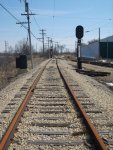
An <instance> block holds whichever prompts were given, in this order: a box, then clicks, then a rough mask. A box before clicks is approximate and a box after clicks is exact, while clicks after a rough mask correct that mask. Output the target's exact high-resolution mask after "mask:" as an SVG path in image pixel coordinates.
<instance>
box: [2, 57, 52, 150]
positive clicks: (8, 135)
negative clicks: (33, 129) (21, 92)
mask: <svg viewBox="0 0 113 150" xmlns="http://www.w3.org/2000/svg"><path fill="white" fill-rule="evenodd" d="M49 61H50V60H49ZM49 61H48V62H47V64H48V63H49ZM47 64H46V65H45V66H44V67H43V68H42V69H41V71H40V73H39V74H38V76H37V77H36V79H35V80H34V82H33V84H32V85H31V87H30V89H29V91H28V92H27V94H26V96H25V99H24V100H23V102H22V104H21V105H20V107H19V109H18V111H17V112H16V114H15V116H14V118H13V119H12V122H11V123H10V125H9V127H8V129H7V131H6V133H5V134H4V136H3V137H2V140H1V142H0V150H6V149H8V146H9V144H10V142H11V139H12V138H13V135H14V132H15V129H16V127H17V125H18V123H19V121H20V119H21V116H22V114H23V113H24V110H25V108H26V105H27V103H28V102H29V99H30V98H31V96H32V94H33V92H34V89H35V87H36V85H37V83H38V81H39V80H40V77H41V75H42V73H43V71H44V69H45V68H46V66H47Z"/></svg>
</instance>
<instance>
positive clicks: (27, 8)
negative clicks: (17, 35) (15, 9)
mask: <svg viewBox="0 0 113 150" xmlns="http://www.w3.org/2000/svg"><path fill="white" fill-rule="evenodd" d="M25 12H26V13H25V14H21V15H26V16H27V23H28V35H29V49H30V57H31V68H32V69H33V56H32V48H31V31H30V15H35V14H32V13H31V14H30V13H29V4H28V2H26V0H25Z"/></svg>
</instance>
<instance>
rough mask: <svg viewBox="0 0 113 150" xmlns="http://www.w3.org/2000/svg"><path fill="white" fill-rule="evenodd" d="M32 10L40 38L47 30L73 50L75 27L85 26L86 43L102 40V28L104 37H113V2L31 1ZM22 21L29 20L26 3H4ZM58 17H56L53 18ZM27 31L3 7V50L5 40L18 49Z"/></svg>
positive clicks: (33, 26)
mask: <svg viewBox="0 0 113 150" xmlns="http://www.w3.org/2000/svg"><path fill="white" fill-rule="evenodd" d="M27 1H28V2H29V6H30V10H31V11H32V12H33V13H36V14H37V15H36V16H35V19H36V21H37V23H38V25H37V24H36V22H35V20H34V18H33V17H31V31H32V32H33V34H34V35H35V36H36V37H37V38H40V37H41V35H40V34H39V33H40V31H39V30H40V29H42V28H43V29H46V33H47V36H50V37H52V38H53V40H54V41H57V42H59V43H60V44H65V45H66V47H68V48H70V49H71V50H72V49H74V46H75V44H74V43H75V40H76V37H75V28H76V26H77V25H82V26H83V27H84V30H85V31H90V32H88V33H86V32H85V33H84V38H83V42H87V41H89V40H92V39H97V38H98V28H99V27H100V29H101V38H104V37H106V36H110V35H113V0H95V1H91V0H27ZM0 3H1V4H3V5H4V6H5V7H6V8H7V9H8V10H9V11H10V12H11V13H12V14H14V15H15V16H16V17H17V18H18V19H19V20H20V21H26V17H25V16H21V13H24V3H23V0H21V3H20V1H19V0H0ZM53 16H54V17H53ZM26 36H27V31H26V30H25V29H24V28H23V27H21V26H20V25H17V24H16V20H14V19H13V18H12V17H11V16H10V15H9V14H8V13H7V12H6V11H5V10H4V9H3V8H2V7H1V6H0V51H3V50H4V49H5V48H4V41H5V40H6V41H8V43H9V45H12V46H14V45H15V44H16V43H17V42H18V41H19V40H22V39H23V38H26ZM32 43H33V44H34V46H36V44H37V46H38V47H40V45H41V42H39V41H37V40H36V39H35V38H34V37H32Z"/></svg>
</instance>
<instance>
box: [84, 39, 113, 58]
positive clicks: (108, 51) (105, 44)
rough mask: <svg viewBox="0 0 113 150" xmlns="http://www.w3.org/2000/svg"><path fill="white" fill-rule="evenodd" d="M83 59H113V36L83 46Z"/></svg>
mask: <svg viewBox="0 0 113 150" xmlns="http://www.w3.org/2000/svg"><path fill="white" fill-rule="evenodd" d="M81 57H82V58H92V59H99V58H103V59H107V58H110V59H113V36H110V37H106V38H104V39H101V40H100V43H99V41H94V42H92V43H89V44H88V45H82V46H81Z"/></svg>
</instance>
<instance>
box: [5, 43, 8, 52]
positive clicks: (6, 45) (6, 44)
mask: <svg viewBox="0 0 113 150" xmlns="http://www.w3.org/2000/svg"><path fill="white" fill-rule="evenodd" d="M7 48H8V42H7V41H5V53H7Z"/></svg>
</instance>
